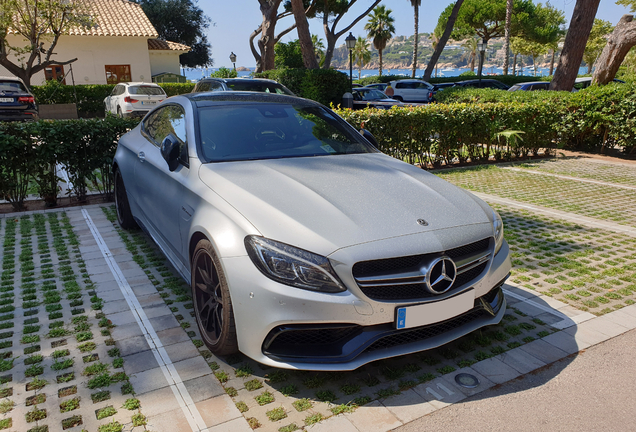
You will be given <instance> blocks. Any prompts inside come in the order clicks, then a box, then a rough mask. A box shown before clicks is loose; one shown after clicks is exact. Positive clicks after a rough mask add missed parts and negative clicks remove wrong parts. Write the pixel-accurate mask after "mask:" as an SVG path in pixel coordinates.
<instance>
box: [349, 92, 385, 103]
mask: <svg viewBox="0 0 636 432" xmlns="http://www.w3.org/2000/svg"><path fill="white" fill-rule="evenodd" d="M353 97H354V99H355V100H365V101H373V100H381V99H388V97H387V95H385V94H384V93H382V92H381V91H380V90H358V91H356V90H354V91H353Z"/></svg>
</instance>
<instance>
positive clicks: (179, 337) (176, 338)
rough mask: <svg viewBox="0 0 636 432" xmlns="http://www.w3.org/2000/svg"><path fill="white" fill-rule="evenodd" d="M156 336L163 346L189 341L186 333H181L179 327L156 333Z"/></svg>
mask: <svg viewBox="0 0 636 432" xmlns="http://www.w3.org/2000/svg"><path fill="white" fill-rule="evenodd" d="M157 336H159V340H161V343H162V344H163V346H168V345H172V344H175V343H179V342H183V341H189V340H190V338H189V337H188V335H187V334H186V332H185V331H183V329H182V328H181V327H175V328H171V329H167V330H162V331H158V332H157Z"/></svg>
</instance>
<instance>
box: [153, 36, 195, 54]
mask: <svg viewBox="0 0 636 432" xmlns="http://www.w3.org/2000/svg"><path fill="white" fill-rule="evenodd" d="M148 49H149V50H157V51H183V52H188V51H190V47H189V46H187V45H183V44H180V43H177V42H171V41H165V40H161V39H148Z"/></svg>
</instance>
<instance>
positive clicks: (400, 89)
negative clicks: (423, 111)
mask: <svg viewBox="0 0 636 432" xmlns="http://www.w3.org/2000/svg"><path fill="white" fill-rule="evenodd" d="M391 87H393V96H391V97H392V98H393V99H397V100H399V101H401V102H431V101H432V100H433V96H434V95H435V90H434V88H433V85H432V84H429V83H427V82H426V81H422V80H419V79H404V80H399V81H391Z"/></svg>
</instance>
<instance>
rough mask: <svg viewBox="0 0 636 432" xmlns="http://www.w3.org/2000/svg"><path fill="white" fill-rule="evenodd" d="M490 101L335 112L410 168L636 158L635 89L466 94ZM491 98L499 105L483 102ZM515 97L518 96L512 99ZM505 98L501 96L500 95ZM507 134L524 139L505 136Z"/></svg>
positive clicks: (615, 86) (623, 86)
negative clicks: (562, 153)
mask: <svg viewBox="0 0 636 432" xmlns="http://www.w3.org/2000/svg"><path fill="white" fill-rule="evenodd" d="M468 92H470V93H471V94H473V96H475V98H476V99H479V100H481V99H485V100H488V102H474V101H473V102H471V103H466V102H455V103H449V104H430V105H426V106H416V107H393V108H392V109H390V110H373V109H370V110H360V111H350V110H344V109H341V110H338V113H339V114H340V115H341V116H342V117H344V118H345V119H346V120H347V121H348V122H349V123H351V124H352V125H354V126H355V127H356V128H363V127H364V128H365V129H367V130H369V131H370V132H371V133H373V134H374V135H375V136H376V138H377V139H378V142H379V143H380V150H381V151H383V152H384V153H387V154H389V155H391V156H393V157H396V158H398V159H402V160H406V161H408V162H410V163H423V164H432V165H433V166H439V165H441V164H442V163H451V162H452V161H454V160H458V161H460V162H464V161H466V160H468V159H470V160H471V161H473V162H475V161H485V160H487V158H488V157H490V156H494V157H495V159H497V160H507V159H510V158H511V157H513V156H525V155H528V154H537V153H538V152H539V149H542V148H543V149H548V151H549V152H553V151H555V149H557V148H569V149H578V150H584V151H593V152H600V151H603V150H604V149H605V148H616V149H620V150H622V151H623V152H625V153H631V154H633V153H635V152H636V88H635V86H634V84H629V83H628V84H610V85H607V86H604V87H590V88H588V89H586V90H583V91H580V92H577V93H569V92H501V91H499V92H496V91H494V90H490V91H488V90H477V91H472V90H470V91H468ZM492 92H496V93H498V94H499V95H500V96H501V99H502V100H501V101H498V102H490V101H489V100H490V99H493V98H494V97H491V98H488V97H486V96H488V95H490V94H491V93H492ZM514 93H519V94H518V95H516V96H512V95H514ZM503 94H505V96H503ZM504 131H521V132H523V133H513V135H515V136H518V137H520V138H521V140H516V141H515V139H510V140H506V138H505V137H504V136H503V135H501V132H504Z"/></svg>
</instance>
